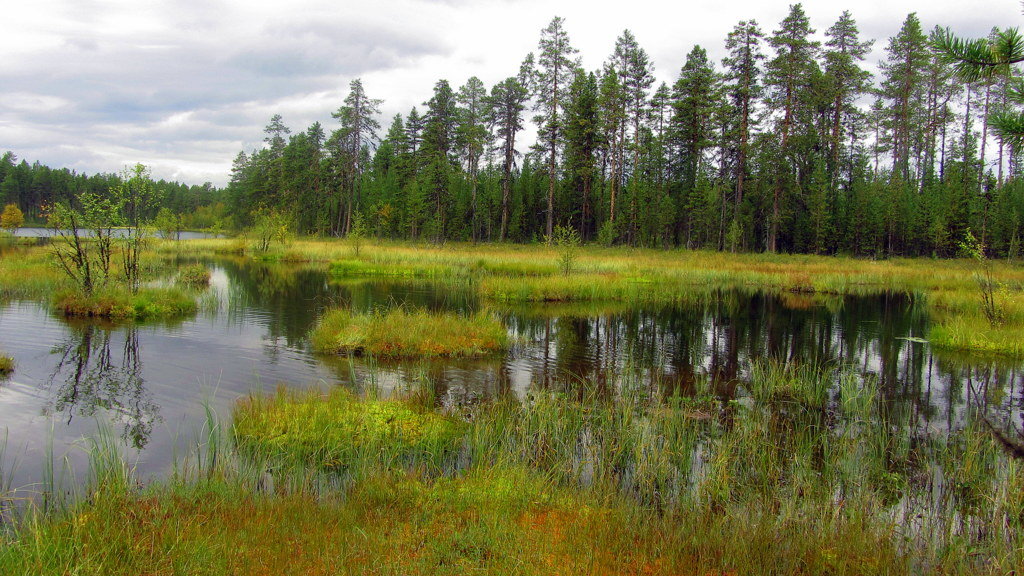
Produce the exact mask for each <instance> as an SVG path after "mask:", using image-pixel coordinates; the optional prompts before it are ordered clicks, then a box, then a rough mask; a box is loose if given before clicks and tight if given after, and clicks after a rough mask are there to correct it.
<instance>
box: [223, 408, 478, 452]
mask: <svg viewBox="0 0 1024 576" xmlns="http://www.w3.org/2000/svg"><path fill="white" fill-rule="evenodd" d="M233 431H234V437H235V441H236V444H237V445H238V446H239V448H240V449H242V450H243V451H250V452H258V453H259V454H260V455H261V456H263V457H265V458H267V459H269V460H273V461H282V460H283V461H288V462H290V463H301V464H307V465H312V466H314V467H317V468H323V469H328V470H337V469H348V468H352V467H365V466H367V465H368V464H367V462H373V463H374V464H377V463H379V460H381V459H385V460H388V461H387V462H386V464H388V465H394V464H395V463H396V462H410V461H416V462H421V463H430V464H431V466H432V467H433V468H435V469H436V468H440V467H441V465H442V464H443V462H444V461H445V460H446V459H448V458H450V457H452V456H453V455H454V454H455V452H456V451H457V449H458V448H459V446H460V445H461V442H462V435H463V433H464V431H465V426H464V423H462V422H459V421H457V420H455V419H454V418H451V417H448V416H444V415H441V414H438V413H436V412H434V411H431V410H427V409H422V408H421V409H417V407H416V406H415V405H414V404H411V403H409V402H405V401H402V400H398V399H386V400H361V399H359V398H356V397H355V396H354V395H353V394H352V393H351V392H349V391H347V390H345V389H342V388H334V389H332V390H331V391H330V393H328V394H326V395H321V394H320V393H319V392H317V391H314V392H311V393H305V394H296V393H288V392H285V391H284V390H280V391H278V393H277V394H276V395H275V396H273V397H270V398H263V397H260V396H254V397H251V398H249V399H247V400H245V401H243V402H241V403H239V405H238V407H237V409H236V411H235V423H234V430H233Z"/></svg>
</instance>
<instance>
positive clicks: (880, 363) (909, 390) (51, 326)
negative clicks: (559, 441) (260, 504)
mask: <svg viewBox="0 0 1024 576" xmlns="http://www.w3.org/2000/svg"><path fill="white" fill-rule="evenodd" d="M209 266H210V267H211V269H212V271H213V277H212V281H211V288H210V289H209V291H208V293H207V294H206V295H204V296H203V297H202V299H201V305H200V312H199V313H198V314H197V315H196V316H195V317H194V318H190V319H186V320H180V321H175V322H168V323H155V324H151V323H146V324H138V325H112V324H108V323H103V322H91V321H68V320H65V319H63V318H58V317H57V316H55V315H54V314H52V313H51V312H50V311H48V310H47V309H46V308H44V307H42V306H40V305H38V304H36V303H31V302H14V303H9V304H7V305H4V306H2V307H0V351H3V352H4V353H5V354H7V355H10V356H13V357H14V359H15V361H16V363H17V369H16V371H15V373H14V374H13V375H12V376H11V377H9V378H7V379H6V380H3V381H0V442H2V441H3V434H4V433H5V431H6V454H5V456H4V465H5V466H6V468H7V470H6V472H5V473H6V474H7V477H8V479H9V480H10V482H11V485H12V486H15V487H22V488H27V489H29V490H31V487H32V486H33V485H34V484H36V483H37V482H39V480H40V478H41V477H42V474H43V473H44V470H45V464H44V463H45V462H46V460H47V459H48V457H49V455H52V456H53V457H54V459H55V460H56V461H57V464H56V467H57V468H58V469H60V468H63V467H66V468H68V469H70V470H72V471H73V472H74V474H75V475H76V477H83V475H84V474H85V470H86V466H85V465H86V453H85V450H83V447H84V446H85V444H86V443H85V441H84V440H83V439H84V438H89V437H93V436H95V435H96V434H97V431H98V430H100V429H101V428H102V429H104V430H108V431H110V432H111V433H112V434H113V435H114V436H116V437H117V438H119V441H120V442H121V443H122V445H123V447H124V449H125V451H126V453H127V455H128V457H129V460H130V461H131V462H133V463H135V465H136V469H137V471H138V472H139V473H140V476H141V477H143V478H152V477H154V476H160V475H163V474H167V473H168V472H169V471H170V470H171V467H172V463H173V462H174V461H175V459H180V458H181V457H182V456H183V455H185V454H187V453H189V451H190V450H192V449H194V447H195V442H196V438H197V437H199V436H200V434H199V433H200V431H201V429H202V427H203V425H204V422H205V416H204V414H205V410H206V407H207V406H208V407H212V408H213V409H214V410H215V411H216V412H217V413H218V414H219V416H220V418H221V419H222V420H223V421H228V420H229V419H230V413H231V408H232V406H233V404H234V402H235V401H236V400H237V399H238V398H239V397H242V396H244V395H247V394H250V393H252V392H254V391H269V390H273V389H274V388H276V387H278V386H286V387H290V388H304V387H310V386H321V387H323V386H335V385H342V386H351V387H356V388H359V387H364V386H366V385H368V383H371V384H372V385H375V386H379V387H381V388H383V389H385V390H387V389H392V388H395V387H400V386H408V385H414V384H415V383H416V382H419V381H421V380H422V379H423V378H428V379H429V380H430V381H431V382H433V383H434V386H435V387H436V390H437V397H438V398H439V401H440V402H443V403H445V404H447V405H459V404H463V403H472V402H478V401H481V400H486V399H488V398H492V397H495V396H496V395H499V394H505V393H514V394H524V393H526V392H527V391H528V390H530V389H531V387H548V388H558V389H560V390H564V391H566V392H568V393H582V390H583V389H586V390H588V391H589V392H593V391H594V390H598V391H601V390H604V391H608V392H610V391H612V390H613V389H614V387H615V386H616V383H617V382H621V381H622V380H624V379H625V380H629V381H632V382H639V383H640V384H641V385H643V386H646V387H648V388H649V389H650V391H651V392H652V393H655V394H661V395H670V394H673V393H682V394H690V393H693V392H694V390H695V389H697V388H699V387H702V386H703V387H707V386H710V387H711V388H713V389H714V391H715V392H716V393H717V394H718V395H719V396H720V397H722V398H723V399H732V398H736V397H742V396H743V395H744V392H743V384H742V383H743V380H744V379H745V378H746V377H747V376H748V374H749V371H750V365H751V362H753V361H757V360H758V359H761V358H766V357H771V358H777V359H781V360H797V361H802V362H818V363H842V364H844V365H847V366H850V367H851V368H852V369H854V370H856V371H858V372H859V373H860V374H862V375H864V376H865V377H872V378H877V379H878V380H879V383H880V386H879V389H880V391H881V394H882V395H883V397H884V400H885V401H886V402H889V403H891V404H892V405H893V406H894V407H896V408H898V409H899V410H900V411H901V412H904V413H906V412H909V413H911V414H912V419H914V420H916V421H917V422H919V423H921V424H922V425H924V426H927V427H929V428H932V429H935V430H946V429H953V428H957V427H960V426H962V425H963V424H964V422H965V419H966V418H968V417H969V411H970V406H971V405H972V403H973V402H976V397H977V395H978V394H979V393H980V391H981V390H983V389H987V390H992V389H998V390H999V391H1000V394H999V395H998V396H999V398H1000V402H999V409H1000V410H1001V411H1002V412H1003V416H1004V417H1006V418H1008V419H1009V420H1011V421H1019V414H1020V411H1021V406H1022V405H1024V402H1022V398H1024V396H1022V392H1021V387H1022V385H1024V381H1022V380H1024V377H1022V373H1021V371H1020V367H1019V366H1018V365H1015V364H1010V365H1006V364H1000V363H994V362H993V361H990V360H984V359H980V358H972V357H962V356H960V357H958V356H955V355H954V356H950V355H943V354H940V353H938V352H934V351H932V350H930V349H929V346H928V345H927V343H925V342H923V338H925V337H926V336H927V328H928V326H927V318H926V314H925V312H924V311H923V310H922V309H921V308H920V306H919V305H916V304H915V303H914V302H913V300H912V299H911V298H909V297H907V296H905V295H886V296H876V297H849V298H827V299H820V298H817V299H816V298H811V297H808V296H804V295H795V294H785V295H781V296H776V295H765V294H756V293H754V294H745V293H736V292H728V293H723V294H721V295H720V297H719V298H715V299H712V300H711V301H710V302H704V303H701V304H692V305H673V306H653V307H627V306H624V305H621V304H608V305H603V306H601V305H598V306H569V305H534V306H517V307H503V306H491V307H490V309H491V310H492V311H493V313H495V314H498V315H499V316H500V317H501V318H502V320H503V321H504V322H505V324H506V326H507V327H508V330H509V333H510V335H511V337H512V341H513V342H514V345H513V346H512V348H511V350H510V351H509V352H508V353H507V354H505V355H504V356H502V357H499V358H494V359H490V360H482V361H454V362H453V361H438V362H429V363H424V362H398V363H384V362H367V361H365V360H362V359H351V360H350V359H345V358H334V357H323V356H319V355H315V354H313V353H312V352H311V351H310V349H309V342H308V339H307V334H308V332H309V331H310V329H311V328H312V327H313V326H314V325H315V323H316V321H317V319H318V317H319V316H320V314H321V313H322V312H323V311H324V310H325V309H326V308H328V307H331V306H351V307H352V308H353V309H355V310H371V309H375V308H381V307H390V306H398V305H406V306H416V307H426V308H430V309H436V310H442V309H443V310H458V311H473V310H476V309H479V308H480V307H481V306H483V305H484V304H483V303H481V302H479V301H478V300H477V299H476V298H475V297H474V296H472V295H471V294H472V293H471V291H470V290H468V289H465V287H459V286H458V285H451V284H430V283H417V282H398V281H380V280H354V281H343V282H332V281H330V280H329V278H328V276H327V275H326V274H325V273H324V272H323V271H322V270H319V269H316V268H309V267H292V266H287V265H279V264H264V263H254V262H251V261H247V260H230V259H227V260H218V261H215V262H210V263H209ZM709 383H710V384H709ZM64 462H66V464H64Z"/></svg>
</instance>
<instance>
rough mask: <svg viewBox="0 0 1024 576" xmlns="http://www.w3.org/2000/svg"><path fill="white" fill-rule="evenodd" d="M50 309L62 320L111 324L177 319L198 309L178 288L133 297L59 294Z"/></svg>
mask: <svg viewBox="0 0 1024 576" xmlns="http://www.w3.org/2000/svg"><path fill="white" fill-rule="evenodd" d="M53 307H54V308H55V309H56V310H58V311H59V312H60V313H62V314H63V315H65V316H74V317H89V318H108V319H111V320H128V319H134V320H149V319H156V318H178V317H182V316H188V315H192V314H195V313H196V309H197V307H196V298H195V295H194V294H193V293H191V292H188V291H184V290H180V289H177V288H154V289H149V288H143V289H141V290H139V291H138V292H137V293H135V294H132V293H130V292H128V291H119V290H103V291H100V292H95V293H93V294H92V295H91V296H83V295H82V294H80V293H79V292H77V291H68V292H61V293H58V294H56V295H55V296H54V299H53Z"/></svg>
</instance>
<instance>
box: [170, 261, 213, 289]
mask: <svg viewBox="0 0 1024 576" xmlns="http://www.w3.org/2000/svg"><path fill="white" fill-rule="evenodd" d="M175 281H176V282H177V283H178V284H179V285H182V286H184V287H186V288H206V287H207V286H209V285H210V270H209V269H208V268H207V267H206V266H204V265H202V264H189V265H186V266H182V267H181V268H179V269H178V275H177V277H176V278H175Z"/></svg>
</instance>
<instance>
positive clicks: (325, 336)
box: [310, 308, 508, 358]
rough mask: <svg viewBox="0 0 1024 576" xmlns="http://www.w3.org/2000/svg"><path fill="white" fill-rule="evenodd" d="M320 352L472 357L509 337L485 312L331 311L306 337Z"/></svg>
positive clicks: (488, 351) (491, 351)
mask: <svg viewBox="0 0 1024 576" xmlns="http://www.w3.org/2000/svg"><path fill="white" fill-rule="evenodd" d="M310 339H311V341H312V344H313V348H314V349H315V350H316V351H317V352H321V353H324V354H338V353H353V354H371V355H373V356H377V357H381V358H436V357H444V358H475V357H481V356H489V355H492V354H495V353H498V352H501V351H503V350H505V348H506V346H507V344H508V335H507V334H506V332H505V328H504V327H503V326H502V324H501V322H499V321H498V320H497V319H495V318H494V317H492V316H491V315H489V314H487V313H478V314H474V315H472V316H463V315H459V314H452V313H437V312H428V311H425V310H413V311H410V310H406V309H404V308H395V309H392V310H389V311H387V312H373V313H367V314H353V313H351V312H349V311H348V310H340V309H336V310H331V311H329V312H327V313H326V314H324V316H323V318H321V320H320V324H319V325H318V326H317V327H316V328H315V329H314V330H313V332H312V334H311V335H310Z"/></svg>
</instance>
